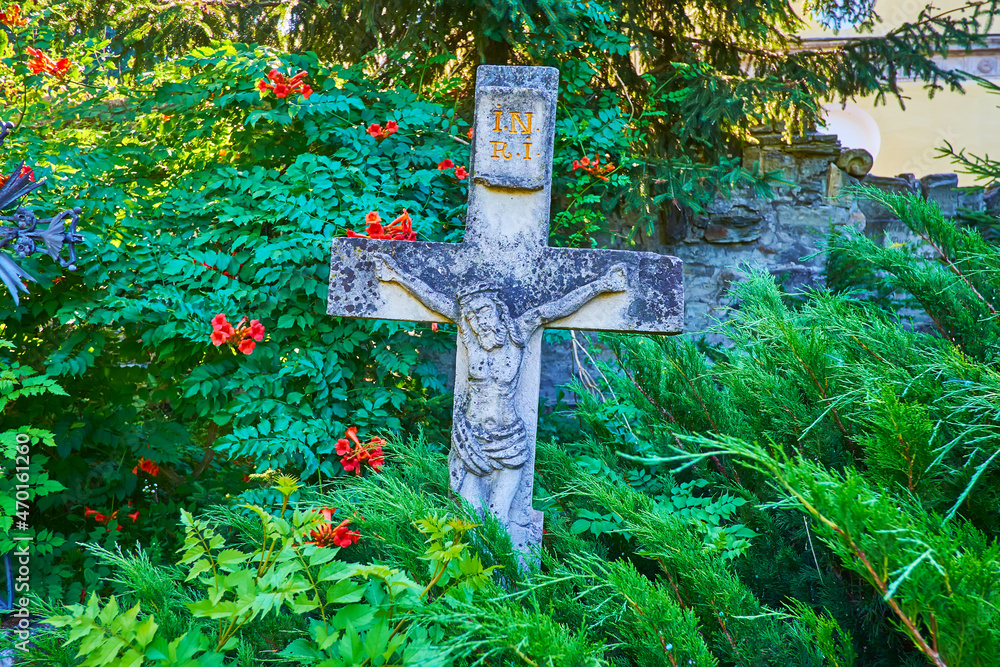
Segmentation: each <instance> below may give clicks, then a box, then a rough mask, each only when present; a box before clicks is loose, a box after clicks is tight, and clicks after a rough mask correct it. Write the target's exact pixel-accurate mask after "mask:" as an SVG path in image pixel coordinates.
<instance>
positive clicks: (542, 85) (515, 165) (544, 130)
mask: <svg viewBox="0 0 1000 667" xmlns="http://www.w3.org/2000/svg"><path fill="white" fill-rule="evenodd" d="M511 69H512V68H508V67H498V66H494V65H483V66H481V67H480V68H479V70H478V72H477V80H476V110H475V113H476V118H475V128H476V132H475V133H474V134H473V138H472V160H471V163H472V165H473V166H472V173H473V178H474V179H475V181H476V182H480V183H483V184H485V185H489V186H491V187H494V188H515V189H522V190H541V189H542V188H544V187H545V185H546V183H547V182H548V181H549V179H550V171H551V168H552V141H551V137H553V136H555V122H556V119H555V115H554V114H552V113H550V112H549V109H552V108H555V104H556V93H557V91H558V88H559V71H558V70H557V69H555V68H554V67H531V68H528V67H522V68H516V70H517V71H508V70H511Z"/></svg>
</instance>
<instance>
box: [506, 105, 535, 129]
mask: <svg viewBox="0 0 1000 667" xmlns="http://www.w3.org/2000/svg"><path fill="white" fill-rule="evenodd" d="M522 113H523V114H524V115H525V116H526V117H527V120H528V124H527V125H525V124H524V121H523V120H521V114H522ZM533 113H534V112H531V111H524V112H522V111H511V112H510V131H511V132H512V133H514V134H517V133H518V130H517V128H516V127H515V126H514V122H515V121H517V124H518V125H520V126H521V131H520V133H521V134H531V116H532V114H533Z"/></svg>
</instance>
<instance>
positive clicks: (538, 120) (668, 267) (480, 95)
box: [327, 66, 684, 555]
mask: <svg viewBox="0 0 1000 667" xmlns="http://www.w3.org/2000/svg"><path fill="white" fill-rule="evenodd" d="M557 83H558V77H557V73H556V72H555V70H551V69H549V68H524V67H492V66H483V67H480V68H479V73H478V80H477V94H476V100H477V102H476V106H477V108H476V113H475V126H474V135H473V136H474V137H475V141H474V147H473V159H472V161H471V164H472V165H473V169H474V171H473V174H472V186H471V188H470V192H469V210H468V216H467V221H466V237H465V240H464V241H463V242H462V243H457V244H447V243H419V242H410V241H384V240H373V239H367V238H338V239H334V240H333V252H332V256H331V269H330V291H329V300H328V308H327V312H328V313H330V314H331V315H339V316H349V317H368V318H377V319H397V320H418V321H432V322H434V321H437V322H453V323H455V324H456V326H457V327H458V331H459V336H458V346H457V347H458V351H457V358H456V364H455V403H454V420H453V429H452V443H451V444H452V447H451V454H450V456H449V469H450V477H451V488H452V490H454V491H455V492H457V493H459V494H460V495H461V496H462V497H463V498H465V499H466V500H468V501H469V502H470V503H472V504H473V505H475V506H477V507H479V508H480V509H481V510H482V511H490V512H492V513H493V514H494V515H496V516H497V517H498V518H499V519H500V520H501V521H502V522H503V523H504V525H506V526H507V528H508V530H509V532H510V535H511V538H512V540H513V543H514V545H515V547H516V548H517V549H519V550H520V551H521V553H522V554H525V555H527V554H528V553H529V552H530V551H531V550H532V549H534V548H537V546H538V545H539V544H540V543H541V536H542V515H541V512H538V511H536V510H534V509H533V508H532V507H531V495H532V489H533V483H534V482H533V474H534V457H535V429H536V423H537V411H538V390H539V382H540V373H541V363H540V353H541V341H542V331H543V329H546V328H556V329H560V328H561V329H569V328H573V329H596V330H606V331H644V332H650V333H653V332H656V333H679V332H680V331H681V328H682V312H683V301H684V293H683V271H682V266H681V262H680V260H678V259H677V258H675V257H665V256H662V255H659V254H656V253H645V252H632V251H612V250H604V251H594V250H577V249H567V248H549V247H548V246H547V240H548V219H549V202H550V199H551V192H550V191H551V179H550V177H549V174H550V170H551V155H552V142H553V137H554V130H555V124H554V119H555V93H556V89H557ZM529 114H530V115H529ZM498 127H499V128H500V129H497V128H498ZM526 137H529V138H530V139H531V141H530V144H531V145H530V147H525V148H524V150H525V151H530V152H528V153H523V154H521V155H518V154H517V146H516V143H517V142H521V143H522V144H523V143H525V142H524V139H525V138H526ZM525 155H529V156H530V159H525V157H524V156H525ZM542 163H544V164H542Z"/></svg>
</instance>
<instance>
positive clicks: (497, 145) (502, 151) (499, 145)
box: [490, 141, 513, 160]
mask: <svg viewBox="0 0 1000 667" xmlns="http://www.w3.org/2000/svg"><path fill="white" fill-rule="evenodd" d="M490 143H491V144H493V155H491V156H490V157H491V158H493V159H494V160H496V159H499V158H503V159H504V160H509V159H510V158H511V157H513V156H512V155H511V154H510V151H508V150H507V142H506V141H491V142H490Z"/></svg>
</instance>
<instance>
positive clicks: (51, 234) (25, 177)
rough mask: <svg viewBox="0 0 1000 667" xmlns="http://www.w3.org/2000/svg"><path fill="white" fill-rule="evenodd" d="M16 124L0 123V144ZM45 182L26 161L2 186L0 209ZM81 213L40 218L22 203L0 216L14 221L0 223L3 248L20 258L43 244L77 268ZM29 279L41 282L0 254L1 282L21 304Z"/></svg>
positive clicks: (76, 210) (52, 254) (61, 260)
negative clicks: (7, 223) (33, 172)
mask: <svg viewBox="0 0 1000 667" xmlns="http://www.w3.org/2000/svg"><path fill="white" fill-rule="evenodd" d="M13 127H14V124H13V123H10V122H6V123H2V124H0V146H2V145H3V142H4V141H5V140H6V138H7V135H8V134H9V133H10V131H11V129H13ZM44 184H45V179H44V178H43V179H41V180H39V181H35V180H34V176H33V174H32V171H31V169H29V168H27V167H26V166H25V164H24V163H23V162H22V163H21V164H20V165H19V166H18V168H17V169H16V170H15V171H14V172H13V173H12V174H11V175H10V176H8V177H6V179H5V180H4V182H3V186H2V187H0V211H5V210H7V209H9V208H11V207H12V206H13V205H14V204H16V203H17V202H18V201H19V200H21V199H22V198H23V197H24V196H25V195H27V194H29V193H30V192H32V191H33V190H37V189H38V188H40V187H42V185H44ZM80 212H81V209H80V208H79V207H76V208H72V209H69V210H66V211H63V212H62V213H58V214H56V215H54V216H52V217H51V218H38V217H37V216H36V215H35V212H34V211H33V210H31V209H29V208H25V207H24V206H18V207H17V209H16V210H15V211H14V214H13V215H0V221H2V222H9V223H12V224H11V225H6V226H0V249H3V248H9V249H10V250H11V251H13V253H14V254H15V255H16V256H17V257H19V258H21V259H24V258H26V257H28V256H30V255H33V254H34V253H36V252H39V250H40V248H39V244H41V245H42V246H43V248H44V252H45V253H46V254H47V255H48V256H49V257H51V258H52V259H53V261H55V262H58V263H59V265H60V266H61V267H63V268H64V269H69V270H70V271H76V244H77V243H83V235H82V234H79V233H78V232H77V231H76V223H77V222H78V221H79V220H80ZM64 248H65V249H66V251H67V252H66V254H67V258H66V259H64V258H63V249H64ZM25 279H27V280H31V281H33V282H38V279H37V278H35V277H34V276H32V275H31V274H30V273H28V272H27V271H25V270H24V269H23V268H21V267H20V266H19V265H18V264H17V262H15V261H14V260H13V259H11V258H10V257H8V256H7V255H5V254H3V253H0V282H3V284H4V285H5V286H6V287H7V291H9V292H10V295H11V296H12V297H13V298H14V303H15V304H17V305H20V303H21V298H20V294H19V292H25V293H27V291H28V290H27V288H26V287H25V286H24V280H25Z"/></svg>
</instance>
